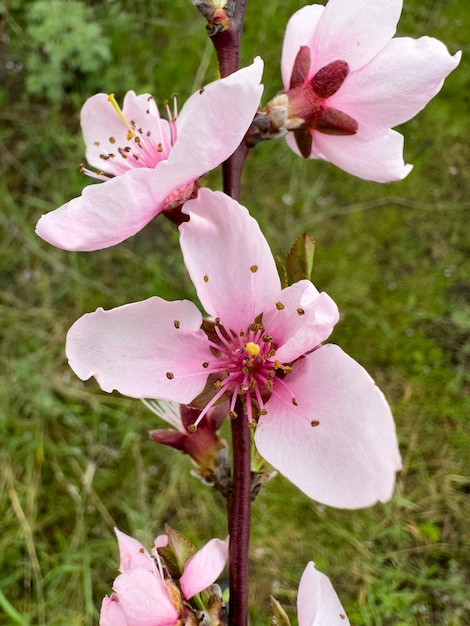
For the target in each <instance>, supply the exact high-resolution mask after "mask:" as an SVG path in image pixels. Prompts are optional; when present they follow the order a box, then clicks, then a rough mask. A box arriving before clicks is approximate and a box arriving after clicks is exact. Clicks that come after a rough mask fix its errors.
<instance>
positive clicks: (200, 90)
mask: <svg viewBox="0 0 470 626" xmlns="http://www.w3.org/2000/svg"><path fill="white" fill-rule="evenodd" d="M204 91H205V89H204V87H201V89H199V95H201V96H202V94H203V93H204Z"/></svg>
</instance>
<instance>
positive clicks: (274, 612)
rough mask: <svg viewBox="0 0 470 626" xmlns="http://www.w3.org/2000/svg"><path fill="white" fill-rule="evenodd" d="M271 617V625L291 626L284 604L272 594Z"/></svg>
mask: <svg viewBox="0 0 470 626" xmlns="http://www.w3.org/2000/svg"><path fill="white" fill-rule="evenodd" d="M269 618H270V620H271V626H290V620H289V618H288V616H287V613H286V612H285V611H284V609H283V608H282V606H281V605H280V604H279V602H278V601H277V600H276V598H273V597H272V596H269Z"/></svg>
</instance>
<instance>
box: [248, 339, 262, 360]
mask: <svg viewBox="0 0 470 626" xmlns="http://www.w3.org/2000/svg"><path fill="white" fill-rule="evenodd" d="M245 348H246V351H247V352H248V354H251V356H257V355H258V354H259V353H260V351H261V348H260V347H259V345H258V344H257V343H254V342H253V341H249V342H248V343H247V344H245Z"/></svg>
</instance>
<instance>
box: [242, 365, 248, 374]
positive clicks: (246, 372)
mask: <svg viewBox="0 0 470 626" xmlns="http://www.w3.org/2000/svg"><path fill="white" fill-rule="evenodd" d="M242 372H243V373H244V374H245V376H248V374H249V373H250V370H249V368H248V367H247V366H246V365H245V367H244V368H242Z"/></svg>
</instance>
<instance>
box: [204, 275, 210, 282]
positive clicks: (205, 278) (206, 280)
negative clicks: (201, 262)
mask: <svg viewBox="0 0 470 626" xmlns="http://www.w3.org/2000/svg"><path fill="white" fill-rule="evenodd" d="M204 282H205V283H208V282H209V276H208V275H207V274H204Z"/></svg>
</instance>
